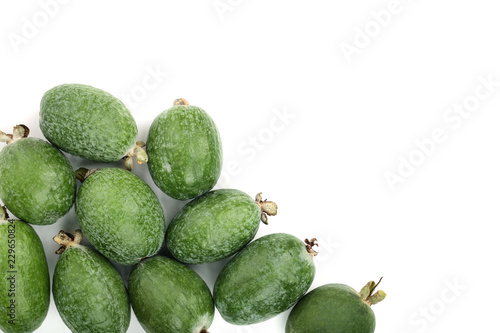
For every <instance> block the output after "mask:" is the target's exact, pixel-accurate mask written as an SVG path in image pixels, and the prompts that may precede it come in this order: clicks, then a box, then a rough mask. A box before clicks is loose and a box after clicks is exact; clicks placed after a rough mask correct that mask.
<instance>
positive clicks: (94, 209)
mask: <svg viewBox="0 0 500 333" xmlns="http://www.w3.org/2000/svg"><path fill="white" fill-rule="evenodd" d="M78 171H79V170H77V172H78ZM75 207H76V216H77V219H78V223H79V225H80V228H81V229H82V231H83V234H84V235H85V237H86V238H87V239H88V241H89V242H90V244H92V245H93V246H94V247H95V248H96V249H97V250H98V251H99V252H101V253H102V254H103V255H104V256H105V257H107V258H108V259H110V260H112V261H114V262H117V263H120V264H123V265H132V264H135V263H137V262H139V260H141V259H142V258H145V257H151V256H153V255H155V254H156V253H158V251H159V250H160V248H161V245H162V243H163V239H164V236H165V218H164V215H163V208H162V206H161V204H160V202H159V200H158V198H157V197H156V195H155V194H154V192H153V190H152V189H151V188H150V187H149V185H148V184H146V183H145V182H144V181H143V180H142V179H141V178H139V177H138V176H136V175H135V174H133V173H131V172H130V171H127V170H124V169H120V168H103V169H97V170H91V171H90V172H87V177H86V178H85V179H84V181H83V183H82V185H81V186H80V189H79V190H78V193H77V196H76V201H75Z"/></svg>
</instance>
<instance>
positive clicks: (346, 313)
mask: <svg viewBox="0 0 500 333" xmlns="http://www.w3.org/2000/svg"><path fill="white" fill-rule="evenodd" d="M371 286H373V282H371ZM371 292H373V290H371V291H370V293H371ZM384 297H385V294H384V293H383V292H381V291H379V292H377V293H376V294H373V295H370V296H367V297H366V298H363V296H362V295H361V293H358V292H357V291H356V290H354V289H353V288H351V287H349V286H347V285H345V284H327V285H323V286H321V287H318V288H316V289H314V290H312V291H310V292H309V293H307V294H306V295H305V296H304V297H303V298H302V299H301V300H300V301H299V302H298V303H297V304H296V305H295V306H294V308H293V310H292V311H291V312H290V315H289V316H288V320H287V322H286V333H352V332H356V333H373V332H375V315H374V313H373V310H372V309H371V305H372V304H375V303H377V302H379V301H381V300H382V299H383V298H384Z"/></svg>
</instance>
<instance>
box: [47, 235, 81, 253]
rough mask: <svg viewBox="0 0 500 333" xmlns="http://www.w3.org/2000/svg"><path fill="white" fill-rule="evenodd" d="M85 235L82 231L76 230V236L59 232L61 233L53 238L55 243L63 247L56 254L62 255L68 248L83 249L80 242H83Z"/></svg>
mask: <svg viewBox="0 0 500 333" xmlns="http://www.w3.org/2000/svg"><path fill="white" fill-rule="evenodd" d="M82 238H83V233H82V231H81V230H80V229H76V230H75V235H72V234H70V233H67V232H65V231H64V230H61V231H59V233H58V234H57V235H56V236H54V238H52V239H53V240H54V242H56V243H57V244H59V245H61V247H60V248H59V249H58V250H57V251H56V254H61V253H63V252H64V250H66V249H67V248H68V247H82V245H80V242H81V241H82Z"/></svg>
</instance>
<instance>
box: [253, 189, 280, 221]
mask: <svg viewBox="0 0 500 333" xmlns="http://www.w3.org/2000/svg"><path fill="white" fill-rule="evenodd" d="M255 202H256V203H257V205H259V207H260V210H261V214H260V220H261V221H262V222H263V223H264V224H268V220H267V217H268V216H275V215H276V214H278V205H277V204H276V203H275V202H274V201H267V199H264V200H262V192H260V193H259V194H257V195H256V196H255Z"/></svg>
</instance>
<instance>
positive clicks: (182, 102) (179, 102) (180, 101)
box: [174, 98, 189, 106]
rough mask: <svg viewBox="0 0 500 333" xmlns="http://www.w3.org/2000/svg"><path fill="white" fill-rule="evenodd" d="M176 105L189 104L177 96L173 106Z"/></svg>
mask: <svg viewBox="0 0 500 333" xmlns="http://www.w3.org/2000/svg"><path fill="white" fill-rule="evenodd" d="M177 105H189V102H188V101H186V100H185V99H184V98H177V99H176V100H175V101H174V106H177Z"/></svg>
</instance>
